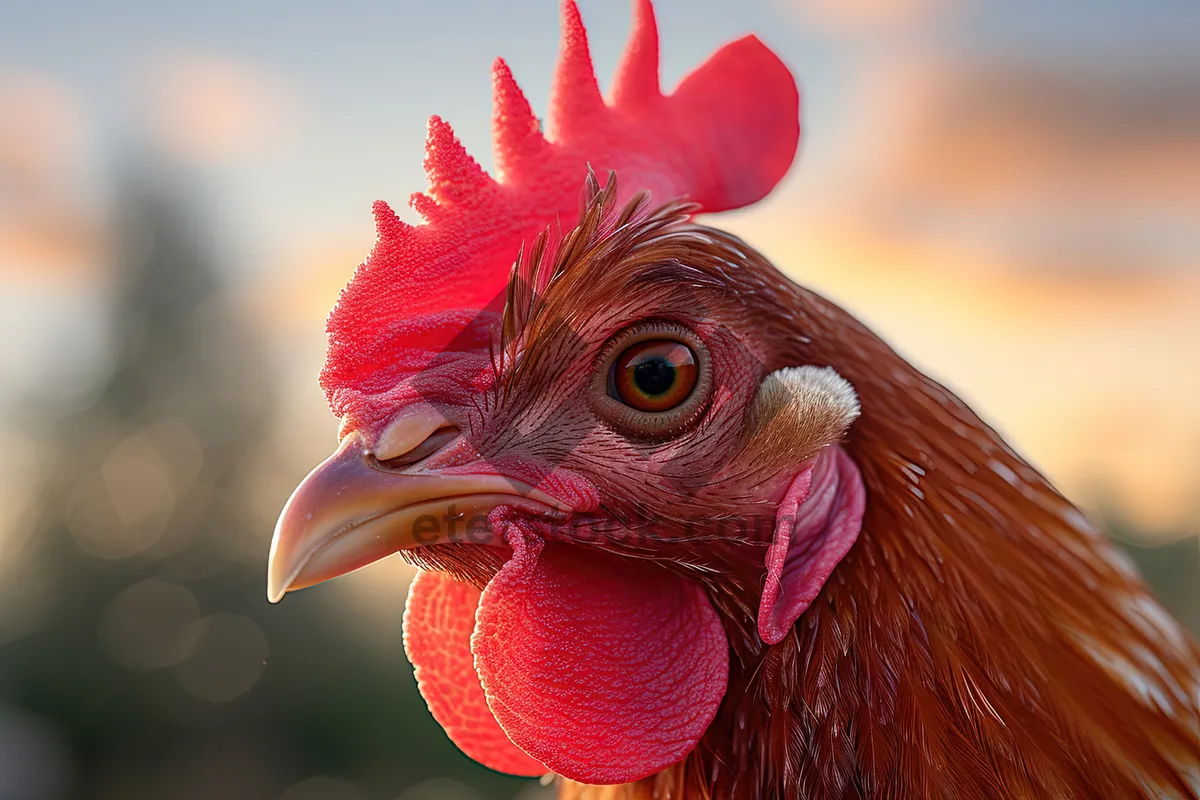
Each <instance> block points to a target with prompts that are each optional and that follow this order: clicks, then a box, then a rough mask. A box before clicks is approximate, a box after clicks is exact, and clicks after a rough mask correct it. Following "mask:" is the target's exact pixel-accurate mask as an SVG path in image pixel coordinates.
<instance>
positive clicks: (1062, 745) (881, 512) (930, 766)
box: [268, 0, 1200, 800]
mask: <svg viewBox="0 0 1200 800" xmlns="http://www.w3.org/2000/svg"><path fill="white" fill-rule="evenodd" d="M563 20H564V22H563V26H564V35H563V41H562V49H561V54H560V63H559V66H558V69H557V72H556V75H555V79H554V84H553V90H552V97H551V106H552V108H551V113H550V117H549V125H548V130H547V131H546V133H545V134H544V133H543V131H542V128H541V125H540V123H539V121H538V119H537V117H536V116H535V115H534V113H533V111H532V110H531V108H530V106H529V104H528V103H527V102H526V100H525V98H524V97H523V95H522V94H521V92H520V90H519V89H518V88H517V85H516V84H515V82H514V81H513V78H512V75H511V73H510V72H509V69H508V67H507V66H506V65H505V64H504V63H503V62H502V61H497V62H496V66H495V69H494V76H493V77H494V88H495V109H494V117H493V120H494V139H495V156H496V164H497V167H498V177H497V178H496V179H493V178H492V177H490V176H488V175H487V174H486V173H484V171H483V170H482V169H480V167H479V166H478V165H477V163H476V162H475V161H474V160H473V159H472V158H471V157H470V156H469V155H468V154H467V153H466V152H465V150H464V149H463V148H462V146H461V145H460V143H459V142H458V140H457V139H456V138H455V137H454V134H453V132H452V131H451V130H450V128H449V127H448V126H447V125H446V124H445V123H444V122H442V121H441V120H439V119H437V118H434V119H433V120H432V121H431V122H430V128H429V141H428V148H427V156H426V162H425V163H426V171H427V173H428V176H429V182H430V189H429V192H428V193H427V194H420V195H415V196H414V197H413V200H412V204H413V206H414V207H415V208H416V210H417V211H418V212H420V214H421V215H422V217H423V218H424V220H425V222H424V223H423V224H421V225H417V226H409V225H407V224H405V223H403V222H401V221H400V220H399V219H398V218H397V217H396V215H395V214H394V213H393V212H392V210H391V209H390V208H389V207H388V206H387V205H385V204H383V203H378V204H377V205H376V208H375V215H376V219H377V225H378V233H379V238H378V242H377V244H376V246H375V249H374V251H373V252H372V253H371V255H370V257H369V258H368V259H367V260H366V262H365V263H363V264H362V265H361V266H360V267H359V268H358V270H357V271H356V272H355V274H354V277H353V279H352V280H351V281H350V283H349V285H348V286H347V287H346V289H345V290H344V291H343V293H342V295H341V298H340V299H339V301H338V304H337V306H336V307H335V309H334V310H333V312H332V314H331V315H330V318H329V322H328V333H329V353H328V361H327V364H326V367H325V369H324V371H323V373H322V378H321V380H322V384H323V387H324V389H325V391H326V393H327V396H328V399H329V402H330V405H331V408H332V409H333V412H334V414H335V415H337V416H338V417H339V418H340V420H341V431H340V435H341V443H340V445H339V447H338V449H337V451H336V452H335V453H334V455H333V456H331V457H330V458H329V459H328V460H326V461H325V462H324V463H322V464H321V465H320V466H318V467H317V468H316V469H315V470H314V471H313V472H312V473H311V474H310V475H309V476H308V477H307V478H306V479H305V480H304V482H303V483H302V484H301V485H300V486H299V487H298V488H297V489H296V491H295V493H294V494H293V495H292V497H291V499H290V500H289V501H288V503H287V506H286V507H285V509H284V510H283V513H282V515H281V517H280V519H279V523H278V525H277V528H276V531H275V538H274V541H273V542H272V546H271V559H270V566H269V570H268V572H269V574H268V584H269V585H268V595H269V598H270V599H271V600H272V601H277V600H279V599H280V598H281V597H282V596H283V594H284V593H285V592H288V591H292V590H296V589H299V588H303V587H306V586H310V585H312V584H315V583H318V582H321V581H324V580H326V579H329V578H332V577H334V576H337V575H341V574H343V573H346V572H349V571H351V570H354V569H357V568H359V567H362V566H364V565H366V564H369V563H371V562H373V561H376V560H378V559H380V558H382V557H384V556H387V555H390V554H392V553H395V552H397V551H398V552H400V553H401V554H402V555H403V556H404V557H405V558H406V559H408V560H409V561H410V562H412V563H413V564H415V565H416V566H418V567H420V568H421V569H420V571H419V573H418V576H417V578H416V579H415V581H414V583H413V585H412V587H411V590H410V592H409V598H408V604H407V608H406V612H405V631H404V636H405V645H406V650H407V653H408V654H409V658H410V659H411V661H412V663H413V665H414V667H415V671H416V676H417V681H418V683H419V686H420V690H421V692H422V695H423V696H424V697H425V699H426V701H427V702H428V705H429V709H430V711H431V713H432V714H433V716H434V717H435V718H436V719H437V720H438V722H439V723H440V724H441V725H442V727H443V728H444V729H445V731H446V733H447V735H448V736H449V737H450V739H452V740H453V741H454V742H455V743H456V744H457V745H458V746H459V747H460V748H461V749H462V750H463V751H464V752H465V753H466V754H467V755H469V756H471V757H472V758H474V759H476V760H477V761H479V762H481V763H483V764H485V765H486V766H488V767H491V768H493V769H495V770H499V771H502V772H506V773H511V774H514V775H525V776H541V775H545V774H554V775H557V776H559V777H558V778H557V780H558V781H559V784H560V791H561V796H563V797H606V798H629V799H630V800H632V799H633V798H660V799H661V800H666V798H671V799H672V800H697V799H698V798H714V799H717V800H725V799H726V798H809V799H811V800H817V799H820V798H847V797H863V798H867V797H881V798H926V797H928V798H941V797H947V798H950V797H953V798H1001V797H1002V798H1046V797H1062V798H1135V797H1185V798H1195V797H1196V792H1197V786H1198V785H1200V716H1198V712H1197V705H1198V702H1200V700H1198V691H1200V684H1198V680H1200V655H1198V651H1197V648H1196V646H1195V644H1193V642H1192V641H1191V640H1190V639H1189V638H1188V637H1187V636H1186V634H1184V633H1183V632H1182V631H1181V629H1180V628H1179V627H1178V625H1177V624H1176V623H1175V622H1174V621H1173V620H1171V618H1170V617H1169V616H1168V615H1167V614H1166V613H1165V612H1164V611H1163V610H1162V609H1161V607H1160V606H1159V605H1158V604H1157V603H1156V602H1155V601H1154V600H1153V598H1152V597H1151V596H1150V595H1149V594H1148V592H1147V590H1146V588H1145V587H1144V586H1143V584H1142V583H1141V581H1140V580H1139V578H1138V576H1137V575H1136V574H1135V572H1134V571H1133V569H1132V568H1131V567H1130V565H1129V563H1128V561H1127V560H1126V559H1125V558H1124V557H1123V556H1122V555H1121V554H1120V553H1119V552H1118V551H1117V550H1116V549H1115V548H1114V547H1113V546H1112V545H1111V544H1110V543H1109V542H1108V541H1107V540H1106V539H1105V538H1104V537H1103V536H1102V535H1101V534H1099V533H1098V532H1097V531H1096V529H1095V528H1093V527H1092V525H1091V524H1090V523H1089V522H1088V521H1087V520H1086V519H1085V518H1084V516H1083V515H1082V514H1081V513H1080V512H1079V511H1078V510H1077V509H1076V508H1075V507H1074V506H1073V505H1071V503H1070V502H1068V501H1067V500H1065V499H1064V498H1063V497H1062V496H1061V495H1060V494H1059V493H1058V492H1056V491H1055V490H1054V488H1053V487H1052V486H1051V485H1050V484H1049V483H1048V482H1047V481H1046V480H1045V479H1044V478H1043V477H1042V476H1041V475H1039V474H1038V473H1037V472H1036V471H1035V470H1034V469H1032V468H1031V467H1030V466H1029V465H1028V464H1027V463H1026V462H1025V461H1023V460H1022V459H1021V457H1020V456H1018V455H1017V454H1016V453H1015V452H1014V451H1013V450H1012V449H1011V448H1010V447H1009V446H1008V445H1006V444H1005V442H1004V441H1003V440H1002V439H1001V438H1000V437H999V436H998V435H997V434H996V433H995V432H994V431H993V430H991V429H990V428H989V427H988V426H987V425H986V424H985V423H983V422H982V421H981V420H980V419H979V417H977V416H976V415H975V414H974V413H973V412H972V411H971V410H970V409H969V408H967V407H966V406H965V405H964V404H963V403H962V402H961V401H960V400H959V399H958V398H956V397H955V396H954V395H953V394H951V393H950V392H949V391H947V390H946V389H944V388H943V387H941V386H939V385H938V384H937V383H935V382H934V381H932V380H930V379H929V378H927V377H926V376H924V375H922V374H921V373H920V372H919V371H917V370H916V369H915V368H913V367H912V366H911V365H909V364H908V363H906V362H905V361H904V360H903V359H902V358H900V357H899V356H898V355H897V354H896V353H895V352H894V351H892V350H891V349H890V348H889V347H888V346H887V345H886V344H885V343H884V342H883V341H882V340H881V339H880V338H879V337H877V336H876V335H875V334H873V333H872V332H871V331H869V330H868V329H867V328H865V327H864V326H863V325H862V324H860V323H859V322H857V321H856V320H854V319H853V318H852V317H851V316H849V315H848V314H847V313H846V312H844V311H843V310H841V309H840V308H838V307H837V306H835V305H834V304H832V303H830V302H829V301H827V300H825V299H823V298H821V297H819V296H818V295H816V294H814V293H812V292H810V291H808V290H806V289H803V288H801V287H799V286H797V285H795V284H793V283H792V282H791V281H790V280H788V279H787V278H786V277H784V276H783V274H782V273H780V272H779V271H778V270H777V269H776V268H775V267H773V266H772V265H771V264H770V263H768V261H767V260H766V259H765V258H764V257H763V256H762V255H760V254H758V253H756V252H755V251H754V250H753V249H752V248H751V247H750V246H749V245H747V244H746V243H744V242H742V241H740V240H739V239H737V238H735V237H733V236H731V235H729V234H727V233H723V232H721V231H719V230H717V229H714V228H711V227H707V226H705V225H703V224H700V223H699V222H697V221H696V219H695V214H696V213H697V212H698V211H701V210H703V211H705V212H717V211H722V210H725V209H730V208H736V207H740V206H744V205H747V204H750V203H753V202H754V201H756V200H758V199H759V198H761V197H762V196H764V195H765V194H766V193H767V192H769V191H770V190H771V189H772V188H773V187H774V186H775V184H776V183H777V182H778V181H779V180H780V179H781V178H782V177H783V175H784V173H785V172H786V171H787V169H788V168H789V166H790V164H791V162H792V159H793V157H794V154H795V150H796V146H797V141H798V137H799V124H798V116H799V105H798V104H799V100H798V94H797V90H796V85H795V82H794V80H793V78H792V76H791V74H790V73H789V72H788V70H787V69H786V67H784V66H783V64H782V63H781V62H780V61H779V60H778V58H776V57H775V56H774V55H773V54H772V53H771V52H770V51H769V50H768V49H767V48H766V47H765V46H764V45H763V44H762V43H761V42H760V41H759V40H757V39H755V38H753V37H747V38H744V39H742V40H739V41H737V42H734V43H733V44H730V45H727V46H726V47H725V48H723V49H721V50H720V51H718V52H717V53H716V54H715V55H714V56H712V57H711V58H710V59H709V61H707V62H706V63H705V64H704V65H702V66H701V67H700V68H698V69H697V70H696V71H695V72H693V73H692V74H691V75H690V76H689V77H687V78H686V79H685V80H684V81H683V82H682V83H681V84H680V85H679V86H678V87H677V89H676V90H675V92H674V93H672V94H670V95H663V94H662V93H661V92H660V91H659V88H658V59H657V49H658V43H657V31H656V27H655V22H654V19H653V16H652V13H651V8H650V6H649V3H648V2H646V0H638V2H635V23H634V29H633V33H632V38H631V41H630V43H629V45H628V47H627V49H626V51H625V54H624V56H623V59H622V62H621V65H620V67H619V70H618V74H617V77H616V80H615V84H614V87H613V90H612V93H611V99H610V102H609V103H606V102H605V101H604V100H603V99H602V97H601V95H600V92H599V90H598V88H597V84H596V80H595V77H594V75H593V72H592V68H591V63H590V58H589V56H588V51H587V42H586V39H585V37H584V30H583V27H582V24H581V21H580V18H579V14H578V11H577V9H576V7H575V5H574V4H573V3H572V2H570V0H568V1H567V2H565V3H564V5H563ZM593 169H595V172H593ZM597 175H601V176H603V182H602V180H601V178H599V177H597Z"/></svg>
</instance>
